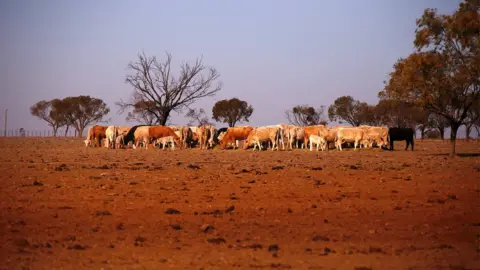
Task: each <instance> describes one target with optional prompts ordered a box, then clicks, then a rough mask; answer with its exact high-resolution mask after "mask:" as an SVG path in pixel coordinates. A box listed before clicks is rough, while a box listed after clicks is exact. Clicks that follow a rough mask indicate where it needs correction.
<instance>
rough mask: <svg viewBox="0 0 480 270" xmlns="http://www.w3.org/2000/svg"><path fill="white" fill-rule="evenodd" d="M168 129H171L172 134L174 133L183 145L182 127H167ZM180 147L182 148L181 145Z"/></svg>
mask: <svg viewBox="0 0 480 270" xmlns="http://www.w3.org/2000/svg"><path fill="white" fill-rule="evenodd" d="M168 127H169V128H171V129H172V130H173V132H175V134H176V135H177V136H178V137H179V138H180V141H181V142H182V144H183V129H184V127H183V126H168ZM180 147H182V145H180Z"/></svg>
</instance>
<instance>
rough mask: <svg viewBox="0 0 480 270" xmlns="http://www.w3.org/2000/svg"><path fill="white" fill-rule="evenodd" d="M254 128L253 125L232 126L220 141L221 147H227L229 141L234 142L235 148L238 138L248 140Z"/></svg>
mask: <svg viewBox="0 0 480 270" xmlns="http://www.w3.org/2000/svg"><path fill="white" fill-rule="evenodd" d="M252 130H253V127H251V126H245V127H231V128H228V129H227V132H226V133H225V135H224V136H223V138H222V140H221V141H220V148H221V149H225V148H226V146H227V143H232V144H233V149H235V145H236V143H235V141H236V140H246V139H247V138H248V134H250V131H252Z"/></svg>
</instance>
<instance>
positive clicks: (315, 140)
mask: <svg viewBox="0 0 480 270" xmlns="http://www.w3.org/2000/svg"><path fill="white" fill-rule="evenodd" d="M308 139H309V140H310V151H313V145H314V144H315V145H316V146H317V151H318V147H319V146H320V148H321V149H322V151H325V150H326V148H327V147H326V146H327V141H326V140H325V139H324V138H323V137H320V136H318V135H313V134H312V135H310V137H308Z"/></svg>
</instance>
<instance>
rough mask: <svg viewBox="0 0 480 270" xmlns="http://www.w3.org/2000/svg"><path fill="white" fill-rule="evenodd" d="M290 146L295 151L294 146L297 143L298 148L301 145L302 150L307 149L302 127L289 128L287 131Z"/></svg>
mask: <svg viewBox="0 0 480 270" xmlns="http://www.w3.org/2000/svg"><path fill="white" fill-rule="evenodd" d="M287 134H288V136H287V139H288V145H289V146H290V149H293V144H294V143H296V146H297V148H298V143H300V144H301V147H302V148H305V144H304V141H305V130H304V129H303V128H301V127H289V128H288V131H287Z"/></svg>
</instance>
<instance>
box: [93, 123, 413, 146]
mask: <svg viewBox="0 0 480 270" xmlns="http://www.w3.org/2000/svg"><path fill="white" fill-rule="evenodd" d="M413 138H414V130H413V129H412V128H397V127H394V128H388V127H375V126H359V127H341V126H336V127H327V126H324V125H312V126H294V125H286V124H279V125H272V126H262V127H256V128H253V127H251V126H238V127H230V128H220V129H216V128H215V127H214V126H211V125H203V126H198V127H194V126H149V125H137V126H133V127H125V126H99V125H95V126H92V127H91V128H90V129H89V130H88V135H87V138H86V140H85V141H84V142H85V146H87V147H88V146H93V147H96V146H99V147H101V146H102V141H104V143H103V145H104V146H105V147H107V148H125V147H130V146H131V147H132V148H134V149H136V148H138V147H139V146H143V147H145V148H147V149H148V147H149V145H151V146H153V147H156V146H161V147H162V148H163V149H165V146H169V147H171V149H172V150H174V149H175V146H177V147H179V148H192V147H195V146H197V147H199V148H200V149H209V148H213V147H214V146H215V145H219V146H220V148H221V149H227V148H230V147H233V149H235V148H239V142H240V141H243V147H242V148H243V149H248V148H249V147H252V146H253V150H254V151H255V150H256V149H257V148H258V149H259V150H262V149H264V148H267V149H268V148H270V149H271V150H272V151H273V150H279V149H280V146H281V149H282V150H285V149H293V148H303V149H305V148H307V149H308V148H309V149H310V151H313V148H314V146H315V148H316V150H317V151H318V150H319V149H321V150H322V151H324V150H328V149H329V148H331V147H330V146H333V147H334V148H337V149H338V150H340V151H342V149H343V147H344V146H345V144H349V145H353V147H354V149H355V150H356V149H357V148H362V147H363V148H368V147H381V148H383V149H388V148H387V145H388V144H390V147H389V150H393V142H394V141H402V140H405V141H406V148H405V150H407V149H408V146H409V145H410V146H411V149H412V151H413V146H414V141H413Z"/></svg>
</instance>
